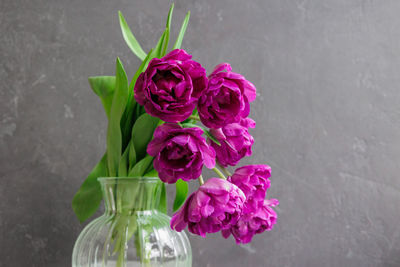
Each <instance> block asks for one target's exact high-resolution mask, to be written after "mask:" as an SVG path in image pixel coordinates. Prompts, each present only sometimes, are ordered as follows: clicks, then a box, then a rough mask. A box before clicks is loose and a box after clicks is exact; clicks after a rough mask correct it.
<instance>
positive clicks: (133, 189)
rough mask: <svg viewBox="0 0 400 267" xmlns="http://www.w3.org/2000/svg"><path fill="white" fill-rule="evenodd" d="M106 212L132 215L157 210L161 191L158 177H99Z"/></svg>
mask: <svg viewBox="0 0 400 267" xmlns="http://www.w3.org/2000/svg"><path fill="white" fill-rule="evenodd" d="M99 182H100V184H101V188H102V191H103V199H104V205H105V212H106V214H124V215H131V214H133V213H135V212H137V211H145V210H155V209H156V207H157V206H158V203H159V199H160V192H161V190H160V189H161V181H160V179H158V178H150V177H142V178H120V177H118V178H114V177H109V178H108V177H107V178H99Z"/></svg>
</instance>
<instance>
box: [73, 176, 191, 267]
mask: <svg viewBox="0 0 400 267" xmlns="http://www.w3.org/2000/svg"><path fill="white" fill-rule="evenodd" d="M98 180H99V182H100V184H101V188H102V192H103V199H104V204H105V212H104V214H103V215H102V216H100V217H99V218H97V219H95V220H94V221H92V222H91V223H90V224H88V225H87V226H86V227H85V228H84V229H83V231H82V232H81V234H80V235H79V237H78V239H77V241H76V243H75V246H74V250H73V254H72V266H73V267H100V266H102V267H103V266H107V267H108V266H113V267H114V266H115V267H133V266H135V267H136V266H137V267H139V266H146V267H150V266H161V267H166V266H171V267H172V266H174V267H188V266H189V267H190V266H192V252H191V247H190V243H189V240H188V238H187V236H186V234H185V233H184V232H183V231H182V232H180V233H178V232H176V231H174V230H172V229H171V228H170V225H169V223H170V219H171V218H170V217H168V216H167V215H165V214H164V213H162V212H160V211H158V210H157V209H156V207H158V204H159V199H160V194H161V185H162V183H161V181H160V180H159V179H158V178H150V177H143V178H99V179H98Z"/></svg>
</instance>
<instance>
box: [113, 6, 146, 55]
mask: <svg viewBox="0 0 400 267" xmlns="http://www.w3.org/2000/svg"><path fill="white" fill-rule="evenodd" d="M118 14H119V24H120V26H121V31H122V35H123V36H124V39H125V42H126V44H127V45H128V46H129V48H130V49H131V50H132V52H133V53H134V54H135V55H136V56H137V57H138V58H140V60H144V59H145V58H146V53H145V52H144V51H143V49H142V47H141V46H140V44H139V42H138V41H137V40H136V38H135V36H134V35H133V33H132V31H131V29H130V28H129V26H128V24H127V23H126V20H125V18H124V16H123V15H122V13H121V11H118Z"/></svg>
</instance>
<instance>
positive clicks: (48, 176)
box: [0, 0, 400, 267]
mask: <svg viewBox="0 0 400 267" xmlns="http://www.w3.org/2000/svg"><path fill="white" fill-rule="evenodd" d="M168 7H169V1H161V0H158V1H153V0H148V1H128V0H117V1H108V0H107V1H106V0H102V1H98V0H85V1H83V0H81V1H76V0H75V1H45V0H26V1H23V0H13V1H12V0H1V1H0V81H1V84H0V177H1V180H0V266H4V267H9V266H10V267H18V266H38V267H44V266H57V267H60V266H70V257H71V252H72V247H73V244H74V241H75V239H76V237H77V235H78V234H79V232H80V231H81V229H82V226H81V225H80V224H79V223H78V221H77V220H76V218H75V217H74V214H73V212H72V210H71V206H70V202H71V199H72V197H73V195H74V193H75V192H76V190H77V189H78V188H79V186H80V184H81V182H82V181H83V179H84V178H85V176H86V175H87V174H88V172H89V171H90V170H91V168H92V167H93V166H94V164H95V163H96V162H97V161H98V160H99V158H100V156H101V155H102V153H103V151H104V144H105V130H106V118H105V115H104V114H103V111H102V107H101V104H100V102H99V101H98V99H97V97H96V96H95V95H94V94H93V93H92V92H91V90H90V88H89V85H88V83H87V77H88V76H91V75H101V74H113V72H114V66H115V65H114V64H115V58H116V57H117V56H120V57H121V59H122V61H123V62H124V64H125V66H126V68H127V70H128V73H129V75H130V76H132V75H133V73H134V71H135V69H136V68H137V67H138V65H139V61H138V59H136V58H135V57H134V56H133V55H132V54H131V53H130V51H129V49H128V47H127V46H126V45H125V43H124V41H123V39H122V36H121V33H120V30H119V25H118V20H117V10H123V12H124V14H125V16H126V17H127V20H128V23H129V24H130V25H131V26H132V29H133V31H134V33H135V34H136V36H137V37H138V39H139V40H140V42H141V43H142V44H143V47H144V48H145V49H146V50H148V49H149V48H151V47H152V46H153V45H154V44H155V42H156V39H157V38H158V36H159V35H160V34H161V31H162V26H163V25H164V21H165V16H166V13H167V12H168ZM187 10H191V11H192V18H191V22H190V24H189V28H188V32H187V35H186V38H185V40H184V48H186V49H188V50H189V51H190V52H191V53H192V54H193V55H194V58H195V59H197V60H199V61H200V62H201V63H202V64H203V65H205V66H206V67H207V68H208V69H209V70H210V69H211V68H212V67H213V66H214V65H216V64H218V63H220V62H222V61H227V62H230V63H231V64H232V66H233V68H234V70H235V71H238V72H240V73H243V74H244V75H245V76H246V77H247V78H248V79H249V80H251V81H253V82H254V84H255V85H256V86H257V88H258V94H259V96H258V99H257V101H256V102H255V103H254V104H253V105H252V107H253V110H252V117H253V118H254V119H255V120H256V121H257V128H256V129H255V130H254V131H253V132H252V133H253V134H254V136H255V139H256V146H255V147H254V157H252V158H251V159H246V160H245V162H247V163H248V162H253V163H264V162H266V163H269V164H270V165H271V166H272V169H273V177H272V187H271V189H270V196H271V197H277V198H279V200H280V203H281V204H280V206H279V208H278V209H277V210H278V213H279V220H278V224H277V225H276V227H275V229H274V230H273V231H272V232H269V233H265V234H263V235H261V236H257V237H256V238H255V239H254V242H253V243H252V244H250V245H246V246H237V245H236V244H234V241H233V240H232V239H230V240H224V239H223V238H221V237H220V236H219V235H214V236H211V237H210V238H207V239H202V238H199V237H193V236H192V237H191V241H192V247H193V252H194V266H221V267H227V266H249V267H250V266H251V267H253V266H279V267H280V266H362V267H365V266H400V222H399V221H400V179H399V173H400V164H399V163H400V75H399V70H400V17H399V14H400V2H399V1H397V0H385V1H374V0H336V1H333V0H323V1H307V0H303V1H289V0H268V1H265V0H258V1H241V0H234V1H228V0H223V1H214V0H207V1H194V0H191V1H184V0H180V1H177V2H176V8H175V17H174V19H173V25H174V26H175V29H174V33H175V34H176V32H177V28H179V26H180V22H181V20H182V19H183V17H184V14H185V12H186V11H187ZM194 185H195V183H194V184H193V186H194Z"/></svg>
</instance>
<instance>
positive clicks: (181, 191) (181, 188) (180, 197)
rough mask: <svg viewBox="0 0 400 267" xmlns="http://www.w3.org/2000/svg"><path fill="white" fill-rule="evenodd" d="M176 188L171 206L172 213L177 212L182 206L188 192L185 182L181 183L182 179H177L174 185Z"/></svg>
mask: <svg viewBox="0 0 400 267" xmlns="http://www.w3.org/2000/svg"><path fill="white" fill-rule="evenodd" d="M175 187H176V195H175V200H174V205H173V211H174V212H175V211H177V210H178V209H179V208H180V207H181V206H182V204H183V203H184V202H185V200H186V197H187V194H188V192H189V186H188V184H187V182H185V181H183V180H182V179H179V180H178V181H177V182H176V183H175Z"/></svg>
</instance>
